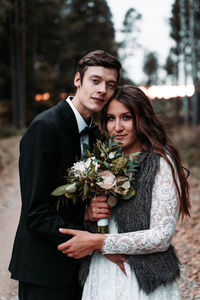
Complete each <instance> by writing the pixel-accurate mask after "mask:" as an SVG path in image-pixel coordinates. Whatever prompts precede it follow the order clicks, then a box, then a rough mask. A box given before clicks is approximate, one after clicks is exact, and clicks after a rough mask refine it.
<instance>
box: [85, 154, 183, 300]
mask: <svg viewBox="0 0 200 300" xmlns="http://www.w3.org/2000/svg"><path fill="white" fill-rule="evenodd" d="M178 214H179V201H178V197H177V191H176V188H175V184H174V181H173V178H172V173H171V169H170V167H169V165H168V163H167V162H166V161H165V160H164V159H163V158H161V160H160V171H159V172H158V173H157V175H156V178H155V183H154V187H153V199H152V208H151V222H150V229H148V230H142V231H136V232H129V233H121V234H118V233H117V227H116V224H115V221H114V218H112V217H111V218H110V220H109V232H110V234H109V235H107V238H106V239H105V243H104V245H103V248H102V252H103V253H104V254H138V255H140V254H145V253H153V252H160V251H165V250H166V249H167V248H168V247H169V245H170V243H171V240H172V237H173V234H174V230H175V227H176V222H177V218H178ZM124 265H125V268H126V273H127V276H126V275H125V274H124V273H123V272H122V271H121V270H120V268H119V267H118V266H117V265H116V264H114V263H113V262H111V261H110V260H108V259H107V258H106V257H104V255H103V254H101V253H98V252H96V251H95V252H94V253H93V255H92V259H91V264H90V271H89V275H88V277H87V280H86V282H85V285H84V290H83V296H82V300H169V299H170V300H178V299H180V296H179V292H178V288H177V285H176V282H173V283H172V284H169V285H167V286H160V287H159V288H157V289H156V290H154V292H152V293H151V294H149V295H146V293H145V292H144V291H142V290H140V289H139V287H138V283H137V279H136V277H135V274H134V271H133V270H131V268H130V266H129V264H127V263H124Z"/></svg>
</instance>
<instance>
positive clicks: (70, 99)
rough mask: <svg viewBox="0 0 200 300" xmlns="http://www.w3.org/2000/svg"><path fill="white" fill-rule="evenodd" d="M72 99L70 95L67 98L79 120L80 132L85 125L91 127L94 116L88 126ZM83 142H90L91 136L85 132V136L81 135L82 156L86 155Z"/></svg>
mask: <svg viewBox="0 0 200 300" xmlns="http://www.w3.org/2000/svg"><path fill="white" fill-rule="evenodd" d="M72 99H73V97H71V96H69V97H68V98H67V99H66V101H67V103H68V104H69V105H70V107H71V109H72V110H73V112H74V115H75V118H76V122H77V125H78V131H79V133H80V132H81V131H82V130H83V129H84V128H85V127H90V126H91V125H92V122H93V118H92V117H91V121H90V124H89V126H88V124H87V123H86V122H85V120H84V119H83V117H82V116H81V114H80V113H79V111H78V110H77V108H76V107H75V106H74V104H73V103H72ZM83 144H87V145H88V144H89V136H88V134H87V133H86V134H84V135H83V136H80V145H81V156H83V155H84V151H83Z"/></svg>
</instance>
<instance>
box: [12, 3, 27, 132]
mask: <svg viewBox="0 0 200 300" xmlns="http://www.w3.org/2000/svg"><path fill="white" fill-rule="evenodd" d="M10 36H11V38H10V47H11V49H10V50H11V51H10V53H11V78H12V85H11V87H12V93H11V95H12V118H13V126H14V127H16V128H24V127H25V51H26V47H25V45H26V39H25V0H14V1H13V22H11V35H10Z"/></svg>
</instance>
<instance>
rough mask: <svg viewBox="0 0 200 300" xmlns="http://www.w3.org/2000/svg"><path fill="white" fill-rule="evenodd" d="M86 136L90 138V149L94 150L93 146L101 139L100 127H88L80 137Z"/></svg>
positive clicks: (93, 125)
mask: <svg viewBox="0 0 200 300" xmlns="http://www.w3.org/2000/svg"><path fill="white" fill-rule="evenodd" d="M84 134H88V136H89V145H90V149H91V150H92V149H93V144H94V143H95V142H96V139H97V138H99V127H98V126H97V125H95V124H92V126H90V127H88V126H86V127H85V128H84V129H83V130H82V131H81V132H80V136H83V135H84Z"/></svg>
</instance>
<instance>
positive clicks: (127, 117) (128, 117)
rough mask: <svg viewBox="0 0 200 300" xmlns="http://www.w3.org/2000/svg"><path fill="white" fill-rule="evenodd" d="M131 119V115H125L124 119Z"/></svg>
mask: <svg viewBox="0 0 200 300" xmlns="http://www.w3.org/2000/svg"><path fill="white" fill-rule="evenodd" d="M130 119H131V116H129V115H125V116H123V120H125V121H127V120H130Z"/></svg>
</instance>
